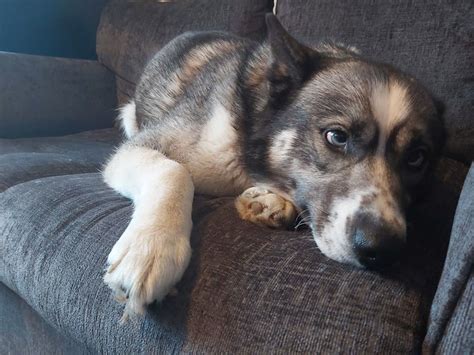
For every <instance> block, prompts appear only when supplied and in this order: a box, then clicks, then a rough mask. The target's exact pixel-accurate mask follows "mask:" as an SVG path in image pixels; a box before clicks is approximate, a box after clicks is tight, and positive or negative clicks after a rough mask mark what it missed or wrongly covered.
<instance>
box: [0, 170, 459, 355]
mask: <svg viewBox="0 0 474 355" xmlns="http://www.w3.org/2000/svg"><path fill="white" fill-rule="evenodd" d="M452 169H455V170H456V169H457V170H458V171H461V173H462V169H463V167H459V165H457V164H456V163H454V165H453V166H452ZM448 170H450V169H442V171H448ZM441 180H443V178H441ZM454 190H455V188H454V187H451V186H447V185H446V184H441V183H440V184H438V185H437V186H436V187H435V189H434V191H436V193H435V194H432V195H431V196H430V199H429V200H427V201H425V202H424V204H425V205H421V206H420V208H419V210H418V212H417V213H416V220H417V225H419V226H418V227H417V228H416V229H411V230H410V235H412V236H413V237H411V238H410V244H411V246H410V248H409V250H410V251H409V252H408V253H407V254H406V256H405V258H404V259H403V260H402V262H401V263H400V264H399V265H397V266H395V267H394V268H393V269H390V270H387V271H386V272H384V273H383V274H378V273H373V272H369V271H364V270H360V269H356V268H352V267H349V266H345V265H342V264H339V263H337V262H334V261H331V260H328V259H327V258H325V257H324V256H323V255H322V254H321V253H320V252H319V251H318V250H317V248H316V246H315V244H314V241H313V240H312V238H311V236H310V234H309V232H308V231H304V230H303V231H299V232H287V231H272V230H269V229H265V228H261V227H258V226H255V225H252V224H250V223H245V222H243V221H240V220H239V219H238V217H237V215H236V212H235V210H234V207H233V203H232V199H226V198H222V199H214V200H210V199H207V198H203V197H199V196H198V197H197V198H196V201H195V207H194V213H195V214H194V217H193V218H194V222H195V228H194V232H193V236H192V245H193V250H194V255H193V259H192V262H191V266H190V268H189V269H188V271H187V272H186V274H185V276H184V279H183V281H182V282H181V283H180V284H179V285H178V295H177V296H174V297H168V298H167V299H166V300H165V301H164V302H163V303H162V304H161V305H153V306H152V307H150V309H149V312H148V313H147V314H146V316H145V317H143V318H139V319H135V320H132V321H131V322H129V323H127V324H125V325H123V326H120V325H119V324H118V320H119V319H120V316H121V312H122V307H121V306H120V305H118V304H116V302H115V301H114V300H112V298H111V296H110V292H109V290H108V289H107V287H106V286H105V285H104V284H103V282H102V274H103V268H104V264H105V260H106V257H107V254H108V252H109V251H110V249H111V247H112V246H113V244H114V243H115V241H116V240H117V239H118V238H119V236H120V235H121V233H122V232H123V231H124V229H125V228H126V226H127V223H128V222H129V220H130V217H131V213H132V205H131V203H130V201H129V200H127V199H125V198H123V197H121V196H119V195H117V194H116V193H115V192H113V191H112V190H111V189H109V188H108V187H106V186H105V185H104V184H103V182H102V180H101V177H100V174H98V173H83V174H77V175H66V176H55V177H46V178H40V179H36V180H33V181H30V182H26V183H22V184H18V185H16V186H12V187H10V188H9V189H7V190H6V191H4V192H3V193H1V194H0V238H1V239H0V281H2V282H4V283H5V284H6V285H7V286H8V287H10V288H12V289H13V290H14V291H15V292H17V293H18V294H19V295H20V296H21V297H23V298H24V299H25V300H26V301H27V302H28V303H29V304H30V305H31V306H32V307H33V308H34V309H35V310H36V311H37V312H38V313H39V314H40V315H41V316H43V317H44V318H45V319H46V320H47V321H48V322H50V323H51V324H52V325H54V326H55V327H56V328H58V329H60V331H61V332H62V333H63V334H65V335H66V336H71V337H72V338H74V339H76V340H77V341H80V342H82V343H83V344H85V345H86V346H87V347H88V348H91V349H95V350H96V351H98V352H100V353H103V352H109V353H110V352H117V353H124V352H127V353H136V352H153V353H163V352H166V353H169V352H177V351H183V352H198V353H199V352H206V353H209V352H210V353H216V352H237V351H239V352H275V351H282V352H297V351H301V352H323V351H324V352H340V351H351V352H359V353H361V352H370V353H373V352H383V353H399V352H414V351H419V350H420V349H421V342H422V340H423V337H424V333H425V327H426V320H427V316H428V312H429V307H430V304H431V300H432V297H433V295H434V292H435V289H436V285H437V281H438V278H439V274H440V272H441V268H442V263H443V255H444V250H443V249H444V248H443V247H442V246H443V245H445V244H446V243H447V235H449V230H450V226H451V221H452V216H453V212H454V208H455V205H456V202H457V193H458V192H459V191H457V192H456V191H454ZM427 206H429V208H427ZM440 246H441V247H440Z"/></svg>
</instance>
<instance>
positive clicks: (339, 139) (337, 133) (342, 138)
mask: <svg viewBox="0 0 474 355" xmlns="http://www.w3.org/2000/svg"><path fill="white" fill-rule="evenodd" d="M324 136H325V138H326V140H327V141H328V143H329V144H331V145H334V146H336V147H344V146H345V145H346V144H347V133H346V132H344V131H341V130H339V129H331V130H328V131H326V132H325V133H324Z"/></svg>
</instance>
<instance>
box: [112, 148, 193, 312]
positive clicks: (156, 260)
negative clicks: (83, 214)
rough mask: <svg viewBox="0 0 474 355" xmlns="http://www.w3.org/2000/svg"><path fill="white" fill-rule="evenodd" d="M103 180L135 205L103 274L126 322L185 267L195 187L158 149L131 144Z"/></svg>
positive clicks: (162, 293)
mask: <svg viewBox="0 0 474 355" xmlns="http://www.w3.org/2000/svg"><path fill="white" fill-rule="evenodd" d="M104 180H105V182H106V183H107V184H108V185H109V186H111V187H112V188H114V189H115V190H116V191H118V192H119V193H121V194H122V195H124V196H127V197H129V198H131V199H132V200H133V203H134V212H133V216H132V220H131V222H130V224H129V225H128V227H127V229H126V230H125V232H124V233H123V234H122V236H121V237H120V239H119V240H118V241H117V243H116V244H115V245H114V247H113V248H112V251H111V252H110V254H109V257H108V265H109V266H108V268H107V272H106V274H105V276H104V281H105V283H106V284H107V285H108V286H109V287H110V288H111V289H112V291H113V292H114V294H115V296H116V298H117V299H118V300H119V301H121V302H124V303H125V311H124V317H123V320H126V319H127V317H128V315H133V314H137V313H138V314H142V313H143V312H144V309H145V306H146V305H148V304H150V303H152V302H153V301H155V300H158V301H159V300H161V299H163V298H164V297H165V296H166V295H167V294H168V293H169V291H170V290H171V289H172V287H173V286H174V285H175V284H176V283H177V282H178V281H179V280H180V279H181V277H182V275H183V273H184V271H185V270H186V268H187V266H188V264H189V260H190V257H191V247H190V240H189V239H190V235H191V228H192V221H191V210H192V202H193V195H194V186H193V183H192V180H191V176H190V174H189V172H188V171H187V170H186V169H185V168H184V167H183V166H182V165H180V164H179V163H177V162H175V161H172V160H170V159H168V158H166V157H165V156H164V155H163V154H162V153H160V152H158V151H156V150H153V149H150V148H144V147H136V146H127V145H126V146H124V147H122V148H120V149H119V151H118V152H117V153H116V155H115V156H114V157H113V158H112V160H111V161H110V162H109V163H108V164H107V166H106V168H105V171H104Z"/></svg>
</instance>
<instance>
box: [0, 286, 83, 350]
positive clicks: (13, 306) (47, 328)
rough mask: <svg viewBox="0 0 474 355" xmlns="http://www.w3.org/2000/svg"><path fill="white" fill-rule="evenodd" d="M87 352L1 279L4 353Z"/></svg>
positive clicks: (0, 318) (0, 321) (0, 328)
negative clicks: (54, 326) (61, 332)
mask: <svg viewBox="0 0 474 355" xmlns="http://www.w3.org/2000/svg"><path fill="white" fill-rule="evenodd" d="M20 350H21V354H68V355H76V354H78V355H79V354H86V353H88V351H87V349H86V348H85V347H84V346H83V345H81V344H79V343H77V342H75V341H74V340H72V339H70V338H66V337H64V336H62V335H61V334H60V333H59V332H58V331H57V330H56V329H54V328H53V327H52V326H51V325H49V324H48V323H46V322H45V321H44V319H43V318H41V317H40V316H39V315H38V313H36V312H35V311H34V310H33V309H32V308H31V307H30V306H29V305H28V304H27V303H26V302H25V301H24V300H22V299H21V298H20V297H19V296H18V295H17V294H15V293H14V292H13V291H11V290H10V289H9V288H7V287H6V286H5V285H4V284H2V283H0V352H1V353H2V354H19V353H20Z"/></svg>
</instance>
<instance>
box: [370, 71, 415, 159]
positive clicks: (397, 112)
mask: <svg viewBox="0 0 474 355" xmlns="http://www.w3.org/2000/svg"><path fill="white" fill-rule="evenodd" d="M371 105H372V112H373V114H374V117H375V119H376V120H377V121H378V123H379V127H380V137H379V142H380V145H379V150H380V149H382V151H383V150H384V149H383V148H384V146H385V142H386V139H387V137H388V136H389V134H390V132H391V131H392V130H393V129H394V128H395V127H396V126H397V125H398V124H399V123H400V122H403V121H404V120H405V119H407V118H408V114H409V113H410V109H411V102H410V98H409V95H408V91H407V88H406V87H404V86H403V85H401V84H400V83H398V82H397V81H393V80H391V81H390V82H389V83H388V84H382V83H380V84H378V85H376V86H375V87H374V89H373V91H372V95H371Z"/></svg>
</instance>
